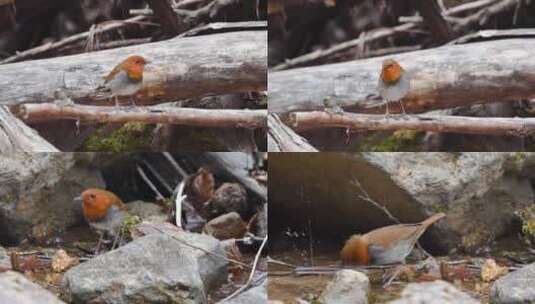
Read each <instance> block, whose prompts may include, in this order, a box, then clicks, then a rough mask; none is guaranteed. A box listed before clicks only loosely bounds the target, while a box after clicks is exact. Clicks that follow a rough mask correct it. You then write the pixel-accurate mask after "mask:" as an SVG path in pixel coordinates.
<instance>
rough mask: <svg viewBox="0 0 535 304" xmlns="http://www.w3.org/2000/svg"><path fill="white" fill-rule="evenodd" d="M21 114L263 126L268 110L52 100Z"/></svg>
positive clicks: (41, 117)
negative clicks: (86, 103) (61, 102)
mask: <svg viewBox="0 0 535 304" xmlns="http://www.w3.org/2000/svg"><path fill="white" fill-rule="evenodd" d="M19 111H20V113H19V115H20V117H21V118H22V119H23V120H24V121H26V122H42V121H50V120H53V119H75V120H80V121H82V122H100V123H123V122H132V121H138V122H143V123H161V124H177V125H187V126H197V127H215V128H246V129H256V128H266V127H267V110H247V109H246V110H230V109H196V108H166V109H162V108H161V107H159V108H155V107H135V108H132V107H108V106H106V107H100V106H87V105H79V104H76V105H69V106H60V105H57V104H51V103H42V104H23V105H21V106H20V108H19Z"/></svg>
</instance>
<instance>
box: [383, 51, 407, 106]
mask: <svg viewBox="0 0 535 304" xmlns="http://www.w3.org/2000/svg"><path fill="white" fill-rule="evenodd" d="M410 78H411V77H410V75H409V73H408V72H407V71H405V70H404V69H403V68H402V67H401V65H399V63H398V62H397V61H395V60H394V59H385V60H384V61H383V66H382V69H381V76H380V77H379V85H378V89H379V94H380V95H381V97H382V98H383V99H384V101H385V103H386V115H390V112H389V110H388V103H389V102H390V101H398V102H399V104H400V106H401V110H402V111H403V114H407V113H406V112H405V107H404V106H403V102H402V101H401V99H402V98H403V97H405V96H406V95H407V93H408V92H409V90H410Z"/></svg>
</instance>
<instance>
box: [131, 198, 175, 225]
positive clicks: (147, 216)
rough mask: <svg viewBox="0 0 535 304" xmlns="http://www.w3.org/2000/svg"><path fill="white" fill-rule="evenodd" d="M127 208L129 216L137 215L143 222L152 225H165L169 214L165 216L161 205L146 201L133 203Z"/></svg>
mask: <svg viewBox="0 0 535 304" xmlns="http://www.w3.org/2000/svg"><path fill="white" fill-rule="evenodd" d="M126 206H127V207H128V213H129V214H131V215H137V216H139V218H141V220H143V221H147V222H152V223H165V222H166V221H167V214H165V212H164V211H163V208H162V207H161V206H160V205H157V204H154V203H150V202H144V201H133V202H129V203H128V204H126Z"/></svg>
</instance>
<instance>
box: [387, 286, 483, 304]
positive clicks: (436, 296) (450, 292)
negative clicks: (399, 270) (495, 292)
mask: <svg viewBox="0 0 535 304" xmlns="http://www.w3.org/2000/svg"><path fill="white" fill-rule="evenodd" d="M413 303H419V304H479V301H478V300H476V299H474V298H472V297H471V296H469V295H468V294H466V293H464V292H463V291H460V290H459V289H457V288H456V287H455V286H453V285H452V284H450V283H448V282H445V281H434V282H426V283H410V284H409V285H408V286H407V287H405V289H403V292H402V293H401V298H400V299H397V300H394V301H391V302H389V304H413Z"/></svg>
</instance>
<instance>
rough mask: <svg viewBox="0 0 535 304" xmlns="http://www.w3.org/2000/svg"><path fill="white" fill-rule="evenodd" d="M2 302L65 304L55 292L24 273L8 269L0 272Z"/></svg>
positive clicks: (0, 298) (0, 296)
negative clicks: (34, 281) (31, 279)
mask: <svg viewBox="0 0 535 304" xmlns="http://www.w3.org/2000/svg"><path fill="white" fill-rule="evenodd" d="M0 286H2V288H0V303H16V304H62V303H63V304H64V303H65V302H63V301H61V300H60V299H58V298H57V297H56V296H55V295H54V294H53V293H51V292H50V291H48V290H46V289H44V288H42V287H41V286H39V285H37V284H35V283H33V282H32V281H30V280H28V279H27V278H26V277H25V276H24V275H22V274H20V273H18V272H14V271H7V272H4V273H0Z"/></svg>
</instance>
